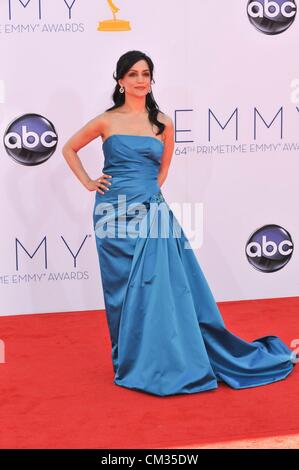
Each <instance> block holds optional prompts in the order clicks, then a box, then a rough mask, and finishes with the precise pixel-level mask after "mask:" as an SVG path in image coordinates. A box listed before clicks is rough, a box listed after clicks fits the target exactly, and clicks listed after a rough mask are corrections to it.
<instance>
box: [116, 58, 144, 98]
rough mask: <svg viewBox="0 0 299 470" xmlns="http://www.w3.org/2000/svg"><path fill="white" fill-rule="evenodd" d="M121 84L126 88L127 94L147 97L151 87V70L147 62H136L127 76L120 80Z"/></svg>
mask: <svg viewBox="0 0 299 470" xmlns="http://www.w3.org/2000/svg"><path fill="white" fill-rule="evenodd" d="M119 84H120V85H121V86H123V87H124V89H125V93H126V94H131V95H134V96H144V95H146V94H147V93H148V92H149V90H150V86H151V76H150V70H149V67H148V64H147V62H146V60H144V59H142V60H139V61H138V62H135V64H134V65H132V67H131V68H130V69H129V70H128V72H127V73H126V74H125V76H124V77H123V78H122V79H121V80H119ZM138 87H139V88H138Z"/></svg>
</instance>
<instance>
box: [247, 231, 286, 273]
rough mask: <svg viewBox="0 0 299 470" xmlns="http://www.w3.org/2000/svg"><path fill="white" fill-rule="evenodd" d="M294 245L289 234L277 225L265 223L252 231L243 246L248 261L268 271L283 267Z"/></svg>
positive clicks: (257, 267) (255, 266) (260, 269)
mask: <svg viewBox="0 0 299 470" xmlns="http://www.w3.org/2000/svg"><path fill="white" fill-rule="evenodd" d="M293 250H294V245H293V241H292V239H291V236H290V234H289V233H288V232H287V231H286V230H285V229H284V228H282V227H280V226H279V225H275V224H272V225H265V226H264V227H261V228H260V229H258V230H257V231H256V232H254V233H253V234H252V235H251V236H250V238H249V240H248V242H247V244H246V248H245V253H246V256H247V260H248V261H249V263H250V264H251V265H252V266H253V267H254V268H256V269H258V270H259V271H263V272H264V273H270V272H274V271H278V270H279V269H281V268H283V267H284V266H285V265H286V264H287V263H288V262H289V260H290V259H291V256H292V254H293Z"/></svg>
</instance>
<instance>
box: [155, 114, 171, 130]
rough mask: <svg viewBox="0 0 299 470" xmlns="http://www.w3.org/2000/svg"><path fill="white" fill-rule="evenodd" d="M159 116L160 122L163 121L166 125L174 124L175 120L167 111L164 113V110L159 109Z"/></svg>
mask: <svg viewBox="0 0 299 470" xmlns="http://www.w3.org/2000/svg"><path fill="white" fill-rule="evenodd" d="M157 118H158V121H160V122H162V123H163V124H165V125H166V127H168V126H172V125H173V121H172V119H171V117H170V116H168V115H167V114H166V113H163V112H162V111H159V112H158V116H157Z"/></svg>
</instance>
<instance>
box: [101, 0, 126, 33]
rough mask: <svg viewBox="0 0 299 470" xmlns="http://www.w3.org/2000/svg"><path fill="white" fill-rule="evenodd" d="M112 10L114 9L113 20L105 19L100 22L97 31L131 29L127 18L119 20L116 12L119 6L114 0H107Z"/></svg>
mask: <svg viewBox="0 0 299 470" xmlns="http://www.w3.org/2000/svg"><path fill="white" fill-rule="evenodd" d="M107 2H108V5H109V8H110V10H111V11H112V15H113V20H103V21H99V22H98V27H97V31H130V30H131V26H130V22H129V21H127V20H119V19H117V18H116V16H115V13H116V12H118V10H119V8H118V7H117V6H116V5H114V3H113V2H112V0H107Z"/></svg>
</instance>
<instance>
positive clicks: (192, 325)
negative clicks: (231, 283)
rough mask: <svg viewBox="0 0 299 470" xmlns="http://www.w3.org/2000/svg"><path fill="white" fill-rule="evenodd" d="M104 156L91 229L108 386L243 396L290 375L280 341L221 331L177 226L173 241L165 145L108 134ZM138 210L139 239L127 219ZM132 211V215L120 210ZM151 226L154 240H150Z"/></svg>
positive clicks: (194, 260)
mask: <svg viewBox="0 0 299 470" xmlns="http://www.w3.org/2000/svg"><path fill="white" fill-rule="evenodd" d="M103 152H104V156H105V164H104V167H103V173H107V174H109V175H112V179H111V181H112V185H111V186H110V190H109V191H105V194H100V193H99V192H96V197H95V205H94V212H93V223H94V230H95V235H96V237H95V239H96V246H97V252H98V256H99V265H100V272H101V278H102V286H103V295H104V301H105V308H106V318H107V322H108V327H109V332H110V338H111V346H112V364H113V368H114V374H115V375H114V383H115V384H117V385H120V386H123V387H127V388H129V389H135V390H140V391H143V392H147V393H151V394H154V395H159V396H165V395H173V394H182V393H196V392H202V391H204V390H212V389H216V388H217V382H221V381H222V382H225V383H226V384H227V385H229V386H230V387H232V388H234V389H242V388H248V387H256V386H259V385H265V384H269V383H271V382H275V381H277V380H282V379H284V378H285V377H287V375H288V374H290V372H291V371H292V370H293V368H294V365H295V363H296V357H295V358H294V357H293V353H292V351H291V350H290V349H289V348H288V347H287V346H286V345H285V344H284V343H283V342H282V340H281V339H280V338H279V337H277V336H263V337H261V338H258V339H256V340H254V341H252V342H247V341H244V340H242V339H241V338H239V337H238V336H236V335H234V334H233V333H231V332H230V331H228V330H227V329H226V327H225V324H224V322H223V319H222V317H221V314H220V311H219V309H218V307H217V304H216V302H215V300H214V298H213V295H212V293H211V290H210V288H209V286H208V283H207V281H206V279H205V276H204V274H203V272H202V270H201V268H200V266H199V263H198V261H197V258H196V256H195V254H194V252H193V251H192V249H191V248H186V247H187V246H188V239H187V238H186V236H185V234H184V232H183V230H182V228H181V232H180V233H179V232H178V233H179V236H175V233H176V231H177V228H178V227H180V226H179V225H178V221H177V219H176V218H175V216H174V214H173V212H172V211H171V209H170V208H169V206H168V205H167V203H166V201H165V199H164V197H163V194H162V192H161V190H160V187H159V184H158V181H157V175H158V171H159V165H160V161H161V156H162V154H163V143H162V142H161V141H160V140H159V139H158V138H156V137H151V136H137V135H129V134H113V135H111V136H110V137H108V139H106V140H105V142H104V143H103ZM121 198H124V199H121ZM124 200H125V202H124ZM117 203H119V204H118V206H117ZM140 203H142V204H143V206H142V207H143V209H145V210H144V211H143V213H141V214H140V216H139V219H137V220H139V222H140V223H139V224H137V232H136V224H135V225H134V228H133V227H132V222H131V224H130V221H132V218H133V217H135V219H136V213H138V204H140ZM150 203H152V204H151V206H150ZM131 204H133V205H134V207H135V209H137V212H136V211H127V209H128V205H131ZM149 207H151V210H149ZM116 208H117V217H115V210H116ZM139 212H140V209H139ZM166 212H168V215H169V217H168V218H167V217H165V215H166ZM150 213H151V219H150V217H149V214H150ZM135 219H134V220H135ZM135 222H136V220H135ZM116 227H117V228H116ZM150 227H151V228H154V229H156V230H158V236H149V234H150V233H151V234H153V233H155V232H154V231H153V232H150ZM168 228H169V229H170V230H169V236H168V237H167V236H165V233H166V234H167V232H166V229H168ZM126 230H127V233H128V234H129V235H130V236H125V234H126ZM104 232H105V233H106V236H105V237H103V233H104ZM156 233H157V232H156ZM163 233H164V236H163ZM134 234H135V236H133V235H134ZM115 235H116V236H115Z"/></svg>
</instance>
